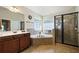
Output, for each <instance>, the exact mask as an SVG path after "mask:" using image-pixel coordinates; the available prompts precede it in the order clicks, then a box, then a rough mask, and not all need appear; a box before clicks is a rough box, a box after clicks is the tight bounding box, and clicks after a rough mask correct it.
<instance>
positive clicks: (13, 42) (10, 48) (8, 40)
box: [0, 33, 30, 53]
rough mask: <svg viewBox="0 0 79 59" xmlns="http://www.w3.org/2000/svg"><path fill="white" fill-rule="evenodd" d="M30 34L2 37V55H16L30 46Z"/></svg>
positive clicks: (0, 50) (0, 39)
mask: <svg viewBox="0 0 79 59" xmlns="http://www.w3.org/2000/svg"><path fill="white" fill-rule="evenodd" d="M28 34H29V33H27V34H18V35H13V36H6V37H0V53H16V52H20V51H22V50H24V49H25V48H27V47H28V46H30V44H29V43H30V36H29V35H28Z"/></svg>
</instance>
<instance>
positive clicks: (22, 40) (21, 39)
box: [20, 37, 27, 50]
mask: <svg viewBox="0 0 79 59" xmlns="http://www.w3.org/2000/svg"><path fill="white" fill-rule="evenodd" d="M26 47H27V43H26V38H24V37H22V38H20V50H23V49H25V48H26Z"/></svg>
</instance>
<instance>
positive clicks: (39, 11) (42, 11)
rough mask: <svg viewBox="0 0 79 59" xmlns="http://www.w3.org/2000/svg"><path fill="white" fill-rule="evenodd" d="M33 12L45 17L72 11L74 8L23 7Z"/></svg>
mask: <svg viewBox="0 0 79 59" xmlns="http://www.w3.org/2000/svg"><path fill="white" fill-rule="evenodd" d="M25 8H28V9H30V10H32V11H33V12H35V13H37V14H39V15H42V16H45V15H49V14H58V13H63V12H68V11H71V10H73V9H74V8H75V7H74V6H25Z"/></svg>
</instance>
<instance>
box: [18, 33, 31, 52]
mask: <svg viewBox="0 0 79 59" xmlns="http://www.w3.org/2000/svg"><path fill="white" fill-rule="evenodd" d="M28 34H29V33H28ZM28 34H24V35H21V36H20V39H19V40H20V51H22V50H24V49H25V48H27V47H28V46H30V44H29V43H30V38H29V37H30V35H28Z"/></svg>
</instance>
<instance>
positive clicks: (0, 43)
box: [0, 41, 3, 53]
mask: <svg viewBox="0 0 79 59" xmlns="http://www.w3.org/2000/svg"><path fill="white" fill-rule="evenodd" d="M2 52H3V41H0V53H2Z"/></svg>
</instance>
